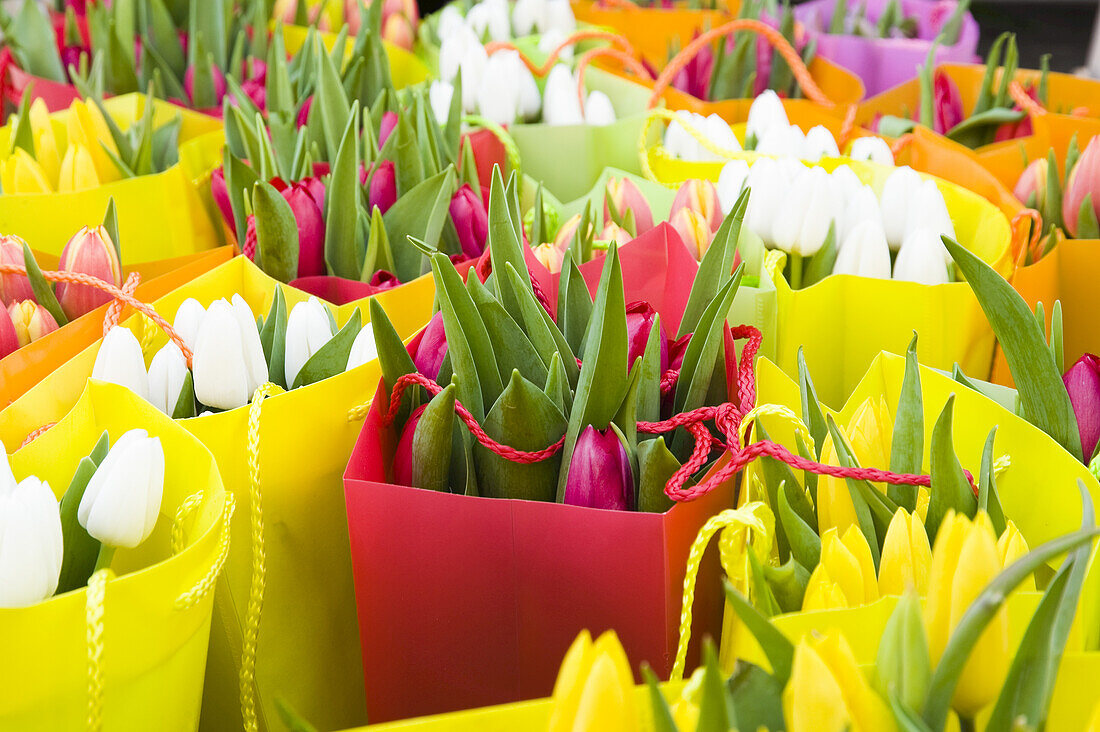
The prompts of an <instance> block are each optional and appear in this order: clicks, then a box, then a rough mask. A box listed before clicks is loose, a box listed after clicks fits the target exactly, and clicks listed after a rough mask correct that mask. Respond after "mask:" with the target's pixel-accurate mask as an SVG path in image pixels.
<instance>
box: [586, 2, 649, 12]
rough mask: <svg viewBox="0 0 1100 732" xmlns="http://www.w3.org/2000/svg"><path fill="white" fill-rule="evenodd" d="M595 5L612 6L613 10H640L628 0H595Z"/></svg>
mask: <svg viewBox="0 0 1100 732" xmlns="http://www.w3.org/2000/svg"><path fill="white" fill-rule="evenodd" d="M596 5H597V6H602V7H607V8H612V9H614V10H627V11H630V10H641V8H639V7H638V6H637V5H635V4H634V3H632V2H631V1H630V0H597V2H596Z"/></svg>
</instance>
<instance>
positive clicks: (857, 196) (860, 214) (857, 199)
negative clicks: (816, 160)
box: [833, 175, 886, 250]
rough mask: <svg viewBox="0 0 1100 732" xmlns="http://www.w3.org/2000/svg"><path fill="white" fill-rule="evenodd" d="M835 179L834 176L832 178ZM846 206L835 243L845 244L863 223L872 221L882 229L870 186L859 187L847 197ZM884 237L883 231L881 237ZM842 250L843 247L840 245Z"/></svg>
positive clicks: (875, 198) (876, 201)
mask: <svg viewBox="0 0 1100 732" xmlns="http://www.w3.org/2000/svg"><path fill="white" fill-rule="evenodd" d="M833 177H834V179H835V177H836V176H835V175H834V176H833ZM847 200H848V204H847V205H846V206H845V207H844V215H843V216H841V217H840V222H839V223H838V225H837V241H838V242H845V241H847V240H848V237H849V236H851V234H852V232H853V231H854V230H855V228H856V227H857V226H859V225H860V224H862V223H863V222H865V221H874V222H875V223H876V224H878V226H879V228H882V213H881V212H880V211H879V208H878V198H877V197H876V196H875V190H874V189H873V188H871V186H864V185H861V186H859V188H858V189H857V190H856V192H855V193H854V194H852V195H851V196H849V197H848V199H847ZM885 235H886V232H885V230H883V236H885ZM842 250H843V245H842Z"/></svg>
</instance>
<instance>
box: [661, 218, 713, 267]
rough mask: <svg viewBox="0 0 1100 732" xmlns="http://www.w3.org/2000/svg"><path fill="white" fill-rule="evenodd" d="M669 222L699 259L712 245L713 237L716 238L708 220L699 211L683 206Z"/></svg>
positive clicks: (693, 254) (700, 259)
mask: <svg viewBox="0 0 1100 732" xmlns="http://www.w3.org/2000/svg"><path fill="white" fill-rule="evenodd" d="M668 223H669V224H671V226H672V228H673V229H675V230H676V233H677V234H679V235H680V240H681V241H682V242H683V243H684V246H686V247H687V248H688V251H689V252H691V255H692V256H693V257H695V259H696V260H697V261H702V259H703V255H704V254H706V253H707V248H708V247H709V246H710V242H711V239H713V238H714V234H713V232H711V230H710V227H709V226H707V222H706V220H705V219H704V218H703V217H702V216H700V215H699V213H698V212H697V211H693V210H691V209H690V208H682V209H680V210H679V211H677V212H676V214H675V215H674V216H673V217H672V218H671V219H669V222H668Z"/></svg>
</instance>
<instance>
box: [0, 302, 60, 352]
mask: <svg viewBox="0 0 1100 732" xmlns="http://www.w3.org/2000/svg"><path fill="white" fill-rule="evenodd" d="M8 316H9V318H10V319H11V323H12V325H13V326H14V327H15V336H16V339H17V340H18V341H19V346H20V347H22V346H25V345H27V344H28V343H31V342H33V341H37V340H38V339H39V338H41V337H42V336H44V335H47V334H49V333H52V332H54V331H55V330H57V321H56V320H54V319H53V316H52V315H50V313H49V311H48V310H46V308H44V307H42V306H41V305H39V304H38V303H36V302H35V301H34V300H23V301H22V302H13V303H12V304H11V305H10V306H8Z"/></svg>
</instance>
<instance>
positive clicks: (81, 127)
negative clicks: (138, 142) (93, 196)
mask: <svg viewBox="0 0 1100 732" xmlns="http://www.w3.org/2000/svg"><path fill="white" fill-rule="evenodd" d="M65 129H66V132H67V134H68V138H67V139H68V146H69V147H70V148H71V147H74V146H81V147H83V148H84V149H85V150H86V151H87V152H88V153H89V154H90V155H91V158H92V162H93V163H94V165H93V167H92V169H91V171H90V172H87V173H84V174H83V175H85V176H91V175H94V176H95V177H96V178H97V179H98V180H99V182H100V183H110V182H112V181H116V180H119V179H120V178H121V177H122V174H121V173H120V172H119V170H118V168H117V167H116V166H115V164H114V162H113V161H112V160H111V157H110V155H108V152H111V153H114V154H118V148H117V147H116V146H115V142H114V137H113V136H112V135H111V130H110V128H109V127H108V126H107V121H106V120H105V119H104V118H103V114H102V113H101V112H100V111H99V107H97V106H96V105H95V103H94V102H91V101H83V100H77V101H74V102H73V103H72V104H71V105H69V116H68V119H66V121H65ZM74 180H75V179H74ZM89 183H90V179H89V180H88V181H85V182H84V183H81V187H91V185H89Z"/></svg>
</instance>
